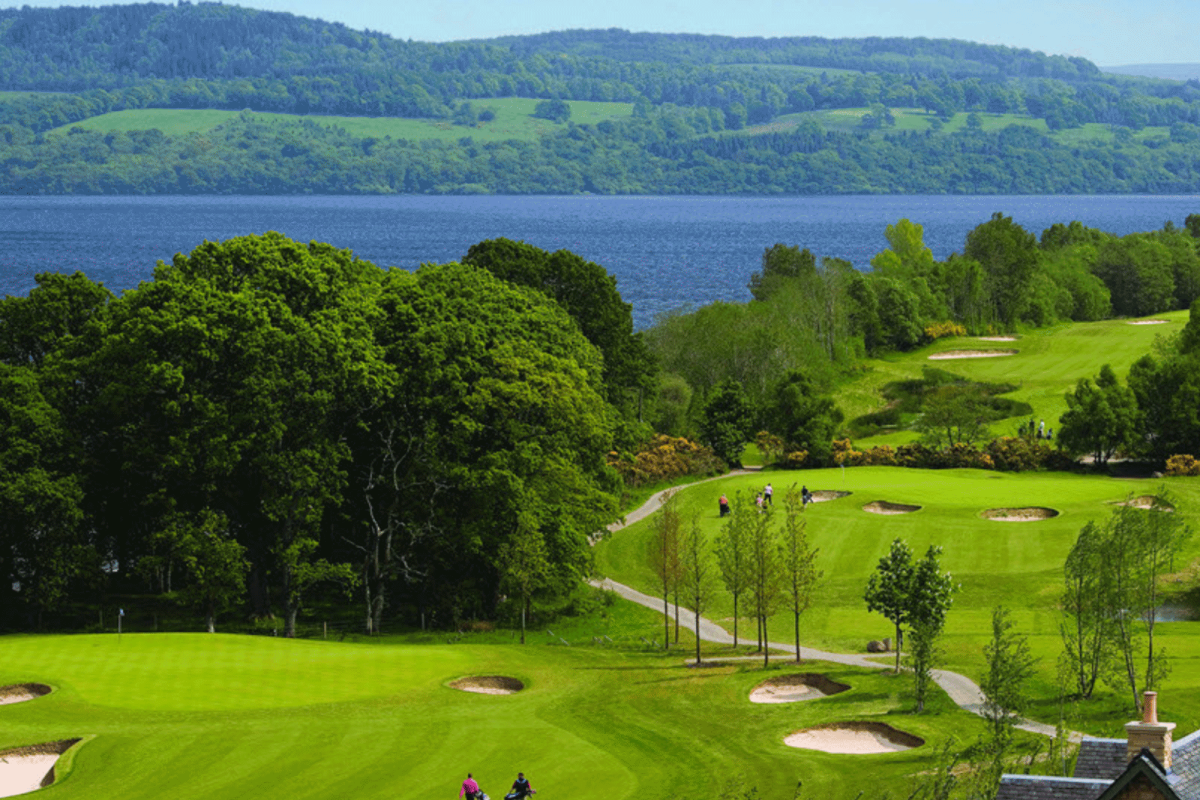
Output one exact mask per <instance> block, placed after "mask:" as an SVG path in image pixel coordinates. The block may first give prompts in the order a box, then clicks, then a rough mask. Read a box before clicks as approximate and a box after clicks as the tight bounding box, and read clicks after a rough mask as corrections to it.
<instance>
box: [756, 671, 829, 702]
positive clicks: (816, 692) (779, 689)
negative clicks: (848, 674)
mask: <svg viewBox="0 0 1200 800" xmlns="http://www.w3.org/2000/svg"><path fill="white" fill-rule="evenodd" d="M849 688H850V686H849V685H847V684H845V683H838V682H837V681H831V680H830V679H829V678H826V677H825V676H824V675H820V674H818V673H815V672H805V673H803V674H799V675H781V676H779V677H778V678H772V679H771V680H769V681H764V682H762V683H760V684H759V685H758V686H755V687H754V691H752V692H750V702H751V703H797V702H799V701H801V700H816V699H817V698H820V697H828V696H829V695H831V694H837V693H838V692H844V691H846V690H847V689H849Z"/></svg>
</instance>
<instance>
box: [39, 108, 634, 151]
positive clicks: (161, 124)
mask: <svg viewBox="0 0 1200 800" xmlns="http://www.w3.org/2000/svg"><path fill="white" fill-rule="evenodd" d="M539 102H540V101H539V100H534V99H528V98H519V97H504V98H491V99H484V100H472V101H471V104H472V106H473V107H474V108H475V109H476V110H478V111H482V110H483V109H485V108H490V109H492V110H493V111H494V112H495V114H496V118H495V119H494V120H492V121H491V122H486V123H480V124H479V125H478V127H467V126H463V125H454V124H452V123H450V122H449V121H448V120H430V119H401V118H397V117H331V116H319V115H310V116H299V115H296V114H269V113H260V112H254V113H253V116H254V117H255V118H256V119H260V120H264V121H269V120H299V119H306V120H310V121H312V122H316V123H317V124H320V125H327V126H329V127H340V128H343V129H345V130H346V132H348V133H350V134H351V135H353V136H360V137H367V136H375V137H379V138H382V137H384V136H391V137H392V138H393V139H414V140H416V139H434V140H439V141H457V140H458V139H461V138H463V137H464V136H470V137H471V138H472V139H474V140H476V141H478V142H496V141H505V140H508V139H522V140H533V139H536V138H537V137H539V136H541V135H542V134H543V133H547V132H549V131H552V130H555V129H556V128H561V127H562V126H561V125H559V124H557V123H554V122H550V121H549V120H544V119H537V118H535V117H533V116H532V114H533V111H534V107H535V106H536V105H537V104H538V103H539ZM568 103H569V104H570V106H571V119H572V121H574V122H576V123H578V124H595V123H597V122H601V121H603V120H606V119H618V118H621V117H628V116H630V115H631V114H632V113H633V106H632V104H630V103H598V102H590V101H585V100H570V101H568ZM240 113H241V112H240V111H222V110H213V109H161V108H147V109H138V110H131V111H114V112H112V113H109V114H101V115H100V116H97V117H92V118H90V119H86V120H83V121H81V122H75V123H72V124H70V125H64V126H62V127H60V128H55V129H54V130H52V131H50V132H49V133H51V134H56V133H66V132H67V131H68V130H70V129H71V128H73V127H76V126H78V127H81V128H84V129H85V130H94V131H99V132H101V133H111V132H113V131H136V130H150V129H153V128H157V129H158V130H160V131H162V132H163V133H165V134H166V135H168V136H183V135H185V134H188V133H193V132H195V133H204V132H207V131H211V130H212V129H213V128H215V127H217V126H218V125H221V124H222V123H225V122H228V121H229V120H230V119H232V118H234V117H236V116H237V115H238V114H240Z"/></svg>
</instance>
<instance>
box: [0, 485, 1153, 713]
mask: <svg viewBox="0 0 1200 800" xmlns="http://www.w3.org/2000/svg"><path fill="white" fill-rule="evenodd" d="M1157 499H1158V498H1156V497H1155V496H1154V495H1152V494H1144V495H1142V496H1141V497H1135V498H1133V499H1132V500H1122V501H1121V502H1119V503H1113V505H1116V506H1129V507H1130V508H1140V509H1143V510H1149V509H1151V508H1154V507H1155V506H1154V501H1155V500H1157ZM1158 508H1159V510H1161V511H1174V510H1175V506H1173V505H1171V504H1170V503H1163V502H1161V501H1160V502H1159V504H1158ZM0 702H4V701H3V700H0Z"/></svg>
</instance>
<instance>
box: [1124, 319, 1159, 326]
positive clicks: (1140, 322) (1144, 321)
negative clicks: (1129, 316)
mask: <svg viewBox="0 0 1200 800" xmlns="http://www.w3.org/2000/svg"><path fill="white" fill-rule="evenodd" d="M1168 322H1170V320H1165V319H1133V320H1130V321H1129V322H1127V323H1125V324H1127V325H1166V324H1167V323H1168Z"/></svg>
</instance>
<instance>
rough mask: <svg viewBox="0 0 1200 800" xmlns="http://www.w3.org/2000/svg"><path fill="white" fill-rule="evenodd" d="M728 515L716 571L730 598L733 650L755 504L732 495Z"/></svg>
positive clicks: (742, 495) (741, 495)
mask: <svg viewBox="0 0 1200 800" xmlns="http://www.w3.org/2000/svg"><path fill="white" fill-rule="evenodd" d="M729 507H730V512H731V513H730V515H729V516H728V517H727V518H726V520H725V525H724V527H722V528H721V533H720V536H719V537H718V538H717V568H718V570H719V571H720V573H721V581H722V582H723V583H724V584H725V590H726V591H728V592H729V594H730V595H732V596H733V646H734V647H735V648H736V647H737V645H738V603H739V601H740V600H741V599H742V598H743V596H744V595H745V593H746V591H747V589H749V587H750V534H751V526H752V525H753V515H754V513H755V507H754V504H753V503H751V502H750V498H749V496H748V495H746V493H744V492H734V494H733V497H732V499H731V501H730V506H729Z"/></svg>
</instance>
